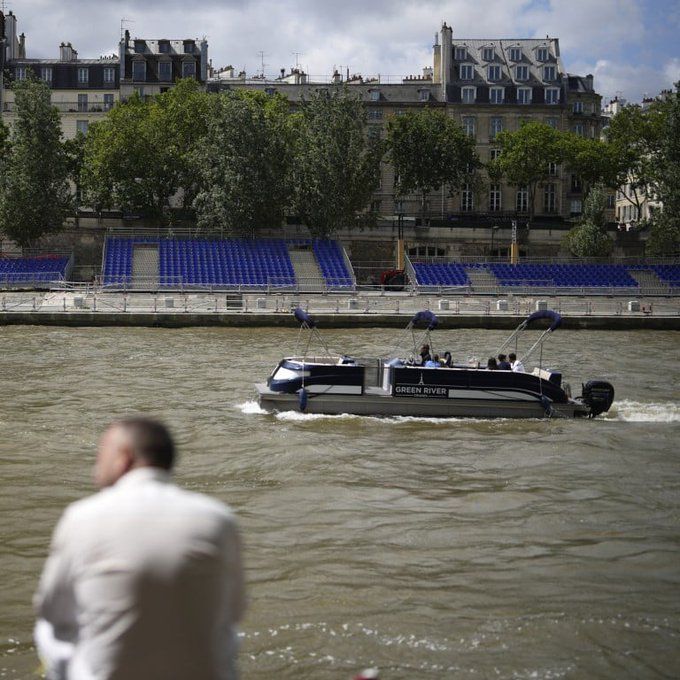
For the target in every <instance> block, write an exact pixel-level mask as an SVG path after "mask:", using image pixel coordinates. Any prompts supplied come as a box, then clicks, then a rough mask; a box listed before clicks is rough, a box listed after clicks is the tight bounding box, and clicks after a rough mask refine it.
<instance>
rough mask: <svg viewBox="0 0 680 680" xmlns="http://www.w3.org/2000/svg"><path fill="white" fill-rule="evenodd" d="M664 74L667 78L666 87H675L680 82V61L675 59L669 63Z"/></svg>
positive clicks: (664, 68)
mask: <svg viewBox="0 0 680 680" xmlns="http://www.w3.org/2000/svg"><path fill="white" fill-rule="evenodd" d="M663 73H664V76H665V77H666V85H668V86H673V85H675V83H677V82H678V81H679V80H680V59H678V58H677V57H674V58H673V59H671V60H670V61H667V62H666V64H665V65H664V67H663Z"/></svg>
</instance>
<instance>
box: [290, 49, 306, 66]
mask: <svg viewBox="0 0 680 680" xmlns="http://www.w3.org/2000/svg"><path fill="white" fill-rule="evenodd" d="M291 54H292V55H293V56H294V57H295V69H296V70H299V69H300V57H301V56H303V55H304V52H291Z"/></svg>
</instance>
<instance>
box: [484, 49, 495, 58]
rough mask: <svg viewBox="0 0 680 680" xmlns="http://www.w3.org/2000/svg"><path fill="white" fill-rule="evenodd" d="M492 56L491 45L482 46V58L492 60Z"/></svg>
mask: <svg viewBox="0 0 680 680" xmlns="http://www.w3.org/2000/svg"><path fill="white" fill-rule="evenodd" d="M494 56H495V55H494V51H493V47H484V48H483V49H482V59H483V60H484V61H493V58H494Z"/></svg>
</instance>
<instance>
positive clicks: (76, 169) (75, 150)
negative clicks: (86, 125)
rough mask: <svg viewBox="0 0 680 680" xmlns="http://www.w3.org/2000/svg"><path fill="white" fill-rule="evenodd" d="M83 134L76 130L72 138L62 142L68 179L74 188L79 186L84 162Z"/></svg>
mask: <svg viewBox="0 0 680 680" xmlns="http://www.w3.org/2000/svg"><path fill="white" fill-rule="evenodd" d="M85 139H86V137H85V135H84V134H83V133H82V132H77V133H76V136H75V137H74V138H73V139H67V140H66V141H65V142H64V160H65V163H66V173H67V177H68V179H69V180H70V181H71V182H73V184H74V186H75V187H76V189H78V188H79V187H80V176H81V173H82V171H83V165H84V163H85Z"/></svg>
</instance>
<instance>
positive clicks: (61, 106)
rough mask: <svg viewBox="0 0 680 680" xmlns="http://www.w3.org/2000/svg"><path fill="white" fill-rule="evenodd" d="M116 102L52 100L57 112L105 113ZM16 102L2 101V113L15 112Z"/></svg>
mask: <svg viewBox="0 0 680 680" xmlns="http://www.w3.org/2000/svg"><path fill="white" fill-rule="evenodd" d="M115 103H116V102H113V103H110V102H87V103H83V102H77V101H76V102H52V106H54V108H55V109H57V111H59V113H106V112H107V111H110V110H111V109H112V108H113V106H114V104H115ZM16 110H17V109H16V102H3V105H2V111H3V113H16Z"/></svg>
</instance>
